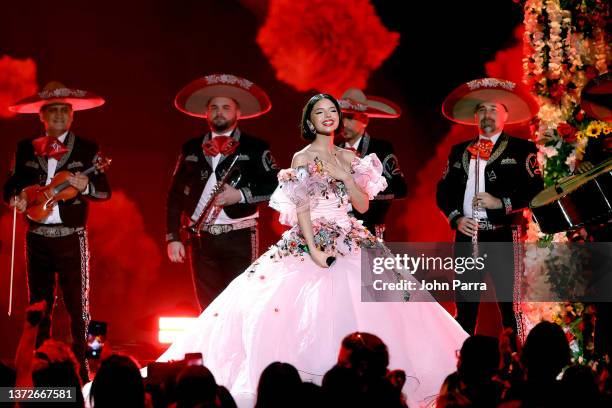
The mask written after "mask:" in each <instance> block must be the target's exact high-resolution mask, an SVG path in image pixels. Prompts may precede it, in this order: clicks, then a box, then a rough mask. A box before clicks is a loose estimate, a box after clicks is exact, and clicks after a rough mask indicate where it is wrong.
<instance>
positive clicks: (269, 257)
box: [159, 94, 467, 407]
mask: <svg viewBox="0 0 612 408" xmlns="http://www.w3.org/2000/svg"><path fill="white" fill-rule="evenodd" d="M341 128H342V114H341V111H340V108H339V106H338V102H337V101H336V100H335V99H334V98H333V97H331V96H330V95H325V94H319V95H315V96H314V97H312V98H311V99H310V101H309V102H308V103H307V104H306V106H305V108H304V111H303V115H302V136H303V138H304V139H306V140H308V141H310V144H309V145H308V146H306V147H305V148H304V149H302V150H301V151H299V152H297V153H296V154H295V155H294V157H293V161H292V164H291V168H290V169H285V170H281V171H280V172H279V175H278V180H279V186H278V188H277V189H276V191H275V192H274V194H273V195H272V197H271V199H270V206H271V207H273V208H274V209H276V210H278V211H279V212H280V221H281V222H282V223H283V224H286V225H288V226H290V227H291V228H290V229H289V230H287V231H286V232H285V233H284V234H283V235H282V237H281V239H280V240H279V241H278V243H277V244H276V245H274V246H272V247H271V248H270V249H269V250H268V251H267V252H266V253H264V254H263V255H262V256H261V257H260V258H259V259H258V260H257V261H255V262H254V263H253V264H252V265H251V266H250V267H249V268H248V269H247V270H246V271H244V272H243V273H242V274H241V275H239V276H238V277H237V278H236V279H235V280H234V281H233V282H232V283H231V284H230V285H229V286H228V287H227V288H226V289H225V291H223V292H222V293H221V294H220V295H219V296H218V297H217V298H216V299H215V300H214V301H213V302H212V303H211V304H210V305H209V306H208V308H207V309H206V310H204V312H203V313H202V314H201V315H200V317H199V318H198V320H197V321H196V323H195V324H194V325H193V326H192V327H191V328H190V330H188V331H187V332H186V334H184V335H183V336H182V337H181V338H180V339H179V340H177V341H176V342H175V343H174V344H172V345H171V346H170V348H169V349H168V350H167V351H166V352H165V353H164V354H163V355H162V356H161V357H160V358H159V361H168V360H180V359H182V358H183V356H184V354H185V353H189V352H201V353H202V355H203V356H204V364H205V365H206V366H207V367H208V368H209V369H210V370H211V371H212V372H213V374H214V375H215V378H216V380H217V383H218V384H222V385H224V386H226V387H227V388H228V389H229V390H230V392H231V393H232V395H233V396H234V398H235V399H236V401H237V402H238V404H239V405H240V406H252V404H253V403H254V401H255V392H256V389H257V383H258V380H259V376H260V375H261V372H262V371H263V370H264V368H265V367H266V366H267V365H268V364H270V363H272V362H274V361H282V362H287V363H290V364H292V365H293V366H295V367H296V368H297V369H298V371H299V373H300V375H301V376H302V379H303V380H304V381H313V382H316V383H320V381H321V379H322V378H323V375H324V374H325V372H326V371H327V370H329V369H330V368H331V367H332V366H333V365H334V364H335V363H336V361H337V357H338V350H339V348H340V343H341V341H342V339H343V338H344V336H345V335H347V334H348V333H351V332H355V331H362V332H370V333H374V334H376V335H377V336H379V337H380V338H381V339H382V340H383V341H384V342H385V343H386V344H387V346H388V349H389V355H390V367H391V368H398V369H403V370H405V371H406V375H407V382H406V385H405V386H404V390H403V391H404V393H405V394H406V395H407V397H408V402H409V405H410V406H411V407H417V406H424V405H426V404H427V403H428V402H429V401H431V400H433V399H435V395H436V394H437V393H438V391H439V389H440V386H441V384H442V382H443V380H444V378H445V377H446V376H447V375H448V374H449V373H451V372H453V371H454V370H455V369H456V359H455V350H458V349H460V348H461V344H462V343H463V341H464V340H465V338H466V337H467V334H466V333H465V332H464V331H463V330H462V329H461V327H460V326H459V324H457V323H456V322H455V320H454V319H453V318H452V316H450V315H449V314H448V313H447V312H446V311H445V310H444V308H442V307H441V306H440V305H439V304H438V303H436V302H434V301H430V302H423V301H421V302H412V301H410V302H396V303H390V302H386V303H373V302H371V303H365V302H361V281H360V280H361V273H360V269H361V248H362V247H375V246H383V244H382V243H381V242H379V241H377V240H376V238H375V237H373V236H372V235H371V234H370V233H369V232H368V230H367V229H366V228H365V227H363V226H362V225H361V223H360V222H359V221H357V220H356V219H355V218H353V217H352V216H350V215H349V214H348V210H349V204H350V205H351V206H352V208H353V209H354V210H356V211H360V212H363V211H366V210H367V209H368V203H369V199H372V198H373V197H374V196H375V195H376V194H377V193H378V192H379V191H381V190H384V188H385V187H386V180H385V178H384V177H383V176H382V165H381V163H380V161H379V160H378V158H377V157H376V156H375V155H374V154H370V155H368V156H366V157H364V158H358V157H356V156H355V154H354V153H353V152H351V151H349V150H345V149H342V148H339V147H337V146H335V145H334V143H333V137H334V133H336V132H338V131H339V130H341ZM334 260H335V263H333V264H331V266H329V264H328V263H332V261H334ZM411 300H413V299H411Z"/></svg>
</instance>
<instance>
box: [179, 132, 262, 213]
mask: <svg viewBox="0 0 612 408" xmlns="http://www.w3.org/2000/svg"><path fill="white" fill-rule="evenodd" d="M233 130H234V129H231V130H228V131H226V132H224V133H215V132H212V137H213V138H214V137H217V136H231V134H232V132H233ZM219 160H221V153H219V154H217V155H216V156H215V157H213V158H212V172H211V174H210V177H209V178H208V181H206V185H205V186H204V191H202V195H201V196H200V201H198V205H196V208H195V211H194V212H193V214H192V215H191V219H192V220H193V221H197V220H198V218H199V217H200V214H202V211H203V210H204V206H205V205H206V202H207V201H208V200H209V199H210V197H211V195H212V190H213V188H214V187H215V184H217V174H216V173H215V170H216V168H217V164H219ZM238 191H240V190H238ZM239 202H240V203H244V202H245V200H244V194H242V191H240V201H239ZM257 217H259V211H255V213H254V214H252V215H249V216H247V217H243V218H230V217H228V215H227V214H226V212H225V210H223V209H222V210H221V211H220V212H219V216H218V217H217V219H216V220H215V221H214V222H213V224H235V223H237V222H240V221H244V220H250V219H252V218H257Z"/></svg>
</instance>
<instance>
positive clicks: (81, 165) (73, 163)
mask: <svg viewBox="0 0 612 408" xmlns="http://www.w3.org/2000/svg"><path fill="white" fill-rule="evenodd" d="M75 167H83V163H81V162H80V161H73V162H71V163H69V164H68V166H66V168H67V169H68V170H70V169H74V168H75Z"/></svg>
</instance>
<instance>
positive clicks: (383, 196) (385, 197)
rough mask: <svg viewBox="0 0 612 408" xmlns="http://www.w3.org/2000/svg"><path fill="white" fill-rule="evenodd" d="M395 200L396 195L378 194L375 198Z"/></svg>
mask: <svg viewBox="0 0 612 408" xmlns="http://www.w3.org/2000/svg"><path fill="white" fill-rule="evenodd" d="M394 198H395V194H378V195H377V196H375V197H374V200H381V201H384V200H393V199H394Z"/></svg>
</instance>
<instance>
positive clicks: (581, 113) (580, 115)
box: [575, 109, 584, 122]
mask: <svg viewBox="0 0 612 408" xmlns="http://www.w3.org/2000/svg"><path fill="white" fill-rule="evenodd" d="M575 118H576V120H577V121H578V122H582V120H583V119H584V111H583V110H582V109H580V110H579V111H578V113H576V116H575Z"/></svg>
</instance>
